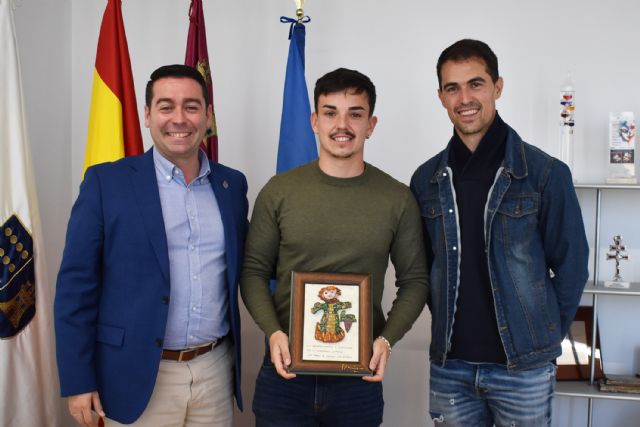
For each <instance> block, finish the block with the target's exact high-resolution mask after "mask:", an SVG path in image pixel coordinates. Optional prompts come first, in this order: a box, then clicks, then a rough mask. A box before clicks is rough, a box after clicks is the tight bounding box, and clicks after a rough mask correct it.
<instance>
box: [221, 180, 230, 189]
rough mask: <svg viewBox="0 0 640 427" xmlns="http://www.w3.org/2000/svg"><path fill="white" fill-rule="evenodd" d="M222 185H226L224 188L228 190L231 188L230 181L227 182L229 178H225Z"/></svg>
mask: <svg viewBox="0 0 640 427" xmlns="http://www.w3.org/2000/svg"><path fill="white" fill-rule="evenodd" d="M222 186H223V187H224V189H225V190H226V189H227V188H229V183H228V182H227V180H226V179H225V180H224V181H222Z"/></svg>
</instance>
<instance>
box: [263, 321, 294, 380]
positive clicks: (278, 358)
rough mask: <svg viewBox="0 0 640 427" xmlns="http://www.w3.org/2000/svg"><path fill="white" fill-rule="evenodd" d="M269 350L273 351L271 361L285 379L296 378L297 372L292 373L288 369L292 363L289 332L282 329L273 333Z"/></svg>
mask: <svg viewBox="0 0 640 427" xmlns="http://www.w3.org/2000/svg"><path fill="white" fill-rule="evenodd" d="M269 350H270V351H271V362H272V363H273V365H274V366H275V367H276V372H278V374H279V375H280V376H281V377H282V378H284V379H285V380H290V379H291V378H295V377H296V374H291V373H289V372H287V369H286V367H287V366H289V365H290V364H291V354H290V353H289V337H288V336H287V334H285V333H284V332H282V331H276V332H274V333H272V334H271V336H270V337H269Z"/></svg>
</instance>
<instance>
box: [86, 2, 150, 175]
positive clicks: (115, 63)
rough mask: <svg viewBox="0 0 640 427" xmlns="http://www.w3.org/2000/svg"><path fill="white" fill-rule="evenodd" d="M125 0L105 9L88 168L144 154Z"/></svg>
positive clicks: (92, 108) (90, 124) (99, 42)
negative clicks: (125, 29) (123, 17)
mask: <svg viewBox="0 0 640 427" xmlns="http://www.w3.org/2000/svg"><path fill="white" fill-rule="evenodd" d="M121 2H122V0H109V1H108V3H107V7H106V8H105V10H104V15H103V17H102V24H101V25H100V36H99V37H98V50H97V53H96V66H95V69H94V73H93V92H92V94H91V110H90V112H89V129H88V131H87V148H86V151H85V154H84V170H85V171H86V170H87V168H88V167H89V166H91V165H95V164H98V163H103V162H111V161H114V160H118V159H120V158H122V157H125V156H135V155H137V154H142V151H143V150H142V134H141V133H140V121H139V119H138V106H137V103H136V92H135V88H134V86H133V75H132V73H131V61H130V60H129V48H128V46H127V36H126V35H125V32H124V23H123V21H122V9H121V6H122V4H121Z"/></svg>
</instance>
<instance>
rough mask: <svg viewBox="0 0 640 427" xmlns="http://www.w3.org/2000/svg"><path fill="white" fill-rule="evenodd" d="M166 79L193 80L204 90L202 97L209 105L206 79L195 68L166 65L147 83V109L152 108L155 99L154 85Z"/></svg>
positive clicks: (145, 95)
mask: <svg viewBox="0 0 640 427" xmlns="http://www.w3.org/2000/svg"><path fill="white" fill-rule="evenodd" d="M166 77H177V78H185V79H192V80H195V81H196V82H198V84H200V87H201V88H202V97H203V98H204V101H205V104H206V105H209V103H210V102H209V99H208V98H209V97H208V96H207V83H206V82H205V81H204V77H202V74H200V72H199V71H198V70H196V69H195V68H193V67H189V66H188V65H182V64H173V65H164V66H162V67H160V68H158V69H157V70H155V71H154V72H153V73H151V76H150V77H149V81H148V82H147V88H146V90H145V93H144V101H145V105H146V106H147V107H150V106H151V99H152V98H153V84H154V83H155V82H156V81H158V80H160V79H163V78H166Z"/></svg>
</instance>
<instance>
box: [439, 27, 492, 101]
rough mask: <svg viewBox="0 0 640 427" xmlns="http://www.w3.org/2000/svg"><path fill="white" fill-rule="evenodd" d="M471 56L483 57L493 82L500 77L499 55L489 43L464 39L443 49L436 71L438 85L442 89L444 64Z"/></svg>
mask: <svg viewBox="0 0 640 427" xmlns="http://www.w3.org/2000/svg"><path fill="white" fill-rule="evenodd" d="M470 58H478V59H482V60H483V61H484V64H485V69H486V71H487V74H489V75H490V76H491V80H493V82H494V83H495V82H497V81H498V79H499V78H500V73H499V72H498V57H497V56H496V54H495V53H493V51H492V50H491V48H490V47H489V45H487V44H486V43H484V42H481V41H480V40H472V39H462V40H458V41H457V42H455V43H454V44H452V45H451V46H449V47H448V48H446V49H445V50H443V51H442V53H441V54H440V58H438V65H437V66H436V71H437V72H438V87H439V88H440V89H442V66H443V65H444V63H445V62H447V61H465V60H467V59H470Z"/></svg>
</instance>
